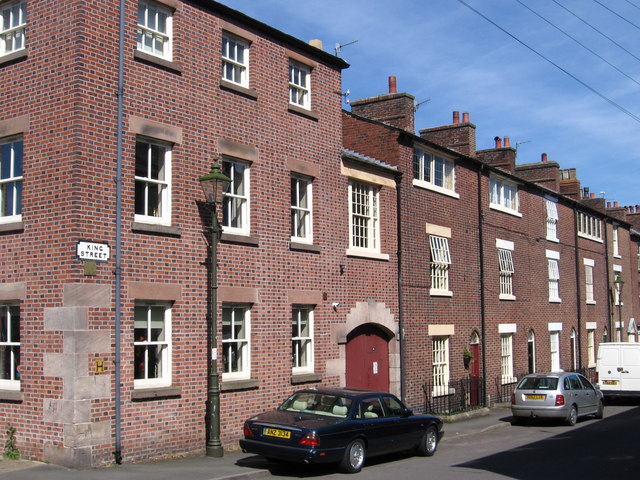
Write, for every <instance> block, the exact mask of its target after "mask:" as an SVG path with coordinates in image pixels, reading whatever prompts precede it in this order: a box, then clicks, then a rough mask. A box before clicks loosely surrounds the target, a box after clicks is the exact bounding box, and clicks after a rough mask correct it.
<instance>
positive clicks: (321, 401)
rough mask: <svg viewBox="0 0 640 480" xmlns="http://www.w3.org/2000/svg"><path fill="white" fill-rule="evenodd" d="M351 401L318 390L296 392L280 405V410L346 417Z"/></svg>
mask: <svg viewBox="0 0 640 480" xmlns="http://www.w3.org/2000/svg"><path fill="white" fill-rule="evenodd" d="M351 402H352V400H351V399H350V398H346V397H340V396H337V395H328V394H325V393H319V392H296V393H294V394H293V395H292V396H291V397H289V398H288V399H287V400H286V401H285V402H284V403H283V404H282V405H280V410H288V411H298V412H305V413H315V414H318V415H329V416H332V417H340V418H346V417H347V414H348V413H349V408H350V407H351Z"/></svg>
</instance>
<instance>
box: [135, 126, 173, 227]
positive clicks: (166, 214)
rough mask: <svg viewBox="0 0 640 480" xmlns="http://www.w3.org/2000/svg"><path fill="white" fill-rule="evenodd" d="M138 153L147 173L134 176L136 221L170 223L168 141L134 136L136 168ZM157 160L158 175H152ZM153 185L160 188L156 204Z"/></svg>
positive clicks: (169, 156) (169, 157)
mask: <svg viewBox="0 0 640 480" xmlns="http://www.w3.org/2000/svg"><path fill="white" fill-rule="evenodd" d="M142 146H145V149H146V152H144V151H143V149H142ZM139 148H140V151H139ZM156 153H157V155H158V156H157V157H156ZM138 155H140V161H141V162H142V160H144V161H145V162H146V165H145V168H146V174H145V175H136V176H135V182H136V188H135V190H136V194H135V210H136V214H135V221H136V222H142V223H153V224H160V225H171V197H172V193H171V190H172V189H171V144H169V143H166V142H161V141H159V140H153V139H150V138H142V137H138V138H137V140H136V159H135V160H136V170H137V169H138V168H137V164H138V160H139V159H138ZM143 155H144V156H143ZM156 160H157V162H158V164H160V163H162V166H161V167H160V168H158V169H157V170H158V172H157V173H158V175H157V177H158V178H153V176H152V172H153V171H154V161H156ZM136 173H137V172H136ZM138 188H142V190H140V191H139V190H138ZM153 189H159V191H160V193H159V195H157V201H156V202H155V203H156V205H151V199H152V195H151V193H152V191H153ZM139 196H140V197H141V198H139ZM140 202H142V203H143V205H141V204H140ZM140 207H142V209H141V212H144V213H137V212H138V211H139V210H140ZM150 209H153V211H151V212H150Z"/></svg>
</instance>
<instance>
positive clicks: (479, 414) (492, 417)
mask: <svg viewBox="0 0 640 480" xmlns="http://www.w3.org/2000/svg"><path fill="white" fill-rule="evenodd" d="M442 418H443V419H444V421H445V426H444V430H445V434H444V437H443V439H442V441H441V444H442V447H444V448H446V443H447V441H448V440H450V439H452V438H456V437H461V436H465V435H472V434H474V433H480V432H485V431H489V430H493V429H498V428H503V427H508V426H510V419H511V411H510V409H509V407H507V406H503V405H501V406H496V407H493V408H482V409H479V410H474V411H472V412H466V413H463V414H459V415H454V416H451V417H442ZM273 466H274V464H272V463H270V462H268V461H267V460H265V459H264V458H262V457H260V456H256V455H251V454H247V453H242V452H241V451H239V450H238V451H232V452H225V454H224V456H223V457H221V458H211V457H205V456H201V457H189V458H181V459H176V460H163V461H158V462H148V463H123V464H122V465H113V466H107V467H101V468H92V469H86V470H74V469H69V468H65V467H61V466H59V465H51V464H47V463H42V462H34V461H30V460H6V459H0V480H9V479H11V480H75V479H77V480H119V479H126V480H138V479H140V480H142V479H152V480H175V479H176V478H181V477H182V478H185V479H187V478H188V479H189V480H245V479H251V480H253V479H257V478H264V477H268V476H269V475H270V474H271V472H270V468H273Z"/></svg>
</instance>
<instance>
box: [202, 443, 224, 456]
mask: <svg viewBox="0 0 640 480" xmlns="http://www.w3.org/2000/svg"><path fill="white" fill-rule="evenodd" d="M206 455H207V457H217V458H220V457H223V456H224V449H223V448H222V445H216V446H212V445H207V453H206Z"/></svg>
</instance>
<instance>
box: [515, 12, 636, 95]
mask: <svg viewBox="0 0 640 480" xmlns="http://www.w3.org/2000/svg"><path fill="white" fill-rule="evenodd" d="M516 2H518V3H519V4H520V5H522V6H523V7H524V8H526V9H527V10H529V11H530V12H531V13H533V14H534V15H536V16H537V17H538V18H540V19H541V20H543V21H545V22H547V23H548V24H549V25H551V26H552V27H553V28H555V29H556V30H558V31H559V32H560V33H562V34H563V35H565V36H567V37H568V38H570V39H571V40H573V41H574V42H576V43H577V44H578V45H580V46H581V47H582V48H584V49H585V50H586V51H587V52H589V53H591V54H592V55H595V56H596V57H598V58H599V59H600V60H602V61H603V62H604V63H606V64H607V65H609V66H610V67H611V68H613V69H614V70H615V71H617V72H618V73H620V74H622V75H624V76H625V77H627V78H628V79H629V80H631V81H632V82H633V83H635V84H636V85H638V86H640V82H638V81H637V80H636V79H635V78H633V77H632V76H631V75H628V74H627V73H626V72H623V71H622V70H620V69H619V68H618V67H616V66H615V65H614V64H613V63H611V62H610V61H609V60H607V59H606V58H604V57H603V56H602V55H600V54H598V53H597V52H595V51H593V50H591V49H590V48H589V47H587V46H586V45H585V44H584V43H582V42H580V41H579V40H577V39H576V38H574V37H573V36H571V35H569V34H568V33H567V32H565V31H564V30H562V29H561V28H560V27H558V26H557V25H556V24H554V23H552V22H551V21H550V20H548V19H546V18H545V17H543V16H542V15H540V14H539V13H538V12H536V11H535V10H533V9H532V8H531V7H529V6H528V5H526V4H524V3H523V2H521V1H520V0H516Z"/></svg>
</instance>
